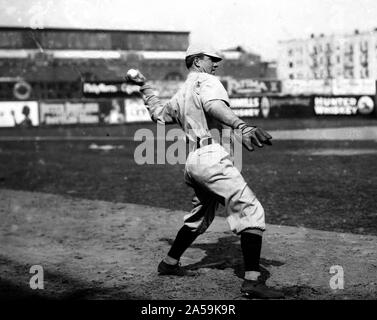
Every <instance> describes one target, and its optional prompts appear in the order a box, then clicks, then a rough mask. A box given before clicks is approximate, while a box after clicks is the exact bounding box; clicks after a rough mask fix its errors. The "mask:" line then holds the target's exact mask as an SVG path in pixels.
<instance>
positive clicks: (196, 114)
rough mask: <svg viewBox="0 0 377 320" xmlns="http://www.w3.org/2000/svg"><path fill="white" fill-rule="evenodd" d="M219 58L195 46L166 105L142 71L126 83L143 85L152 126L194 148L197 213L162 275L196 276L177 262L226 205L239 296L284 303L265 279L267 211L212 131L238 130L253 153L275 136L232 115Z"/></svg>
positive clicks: (191, 163) (191, 169)
mask: <svg viewBox="0 0 377 320" xmlns="http://www.w3.org/2000/svg"><path fill="white" fill-rule="evenodd" d="M221 60H222V57H221V55H220V54H219V53H218V52H217V51H216V50H214V49H213V48H211V47H208V46H207V45H195V44H194V45H191V46H189V48H188V49H187V52H186V58H185V62H186V66H187V68H188V70H189V74H188V76H187V79H186V81H185V83H184V84H183V86H182V87H181V88H180V89H179V90H178V92H177V93H176V94H175V95H174V96H173V97H172V98H171V99H170V100H169V101H168V102H167V103H166V104H164V105H162V103H161V102H160V100H159V98H158V97H157V96H156V95H155V94H154V91H153V89H152V87H151V85H150V84H148V82H147V81H146V78H145V77H144V75H143V74H142V73H140V71H138V70H136V72H135V70H132V71H133V72H131V71H129V72H128V73H127V75H126V80H127V81H129V82H131V83H133V84H136V85H139V86H140V92H141V93H142V95H143V99H144V102H145V104H146V107H147V108H148V110H149V113H150V115H151V118H152V120H153V121H155V122H158V123H161V124H170V123H177V124H179V125H180V126H181V128H182V129H183V130H184V132H185V134H186V138H187V139H188V140H189V141H190V142H191V144H194V148H193V149H192V150H190V153H189V154H188V157H187V160H186V166H185V181H186V183H187V184H188V185H189V186H191V187H192V188H193V189H194V191H195V197H194V199H193V209H192V210H191V212H190V213H189V214H187V215H186V216H185V217H184V225H183V227H182V228H181V229H180V230H179V231H178V234H177V236H176V238H175V240H174V243H173V244H172V246H171V248H170V251H169V252H168V254H167V256H166V257H165V258H164V259H163V260H162V261H161V262H160V264H159V265H158V273H159V274H160V275H175V276H191V275H193V272H192V271H189V270H186V269H185V268H183V267H181V266H180V263H179V260H180V257H181V256H182V254H183V253H184V252H185V250H186V249H187V248H188V247H189V246H190V245H191V244H192V243H193V241H194V240H195V239H196V238H197V237H198V236H199V235H200V234H201V233H203V232H204V231H205V230H206V229H207V228H208V227H209V225H210V224H211V222H212V221H213V219H214V217H215V212H216V209H217V208H218V205H219V204H220V203H221V204H223V205H224V206H225V210H226V213H227V215H228V217H227V221H228V223H229V226H230V229H231V230H232V231H233V232H234V233H236V234H237V235H240V238H241V249H242V254H243V258H244V265H245V276H244V282H243V283H242V286H241V292H242V293H244V294H246V295H248V296H250V297H255V298H261V299H268V298H275V299H277V298H282V297H283V295H282V293H281V292H279V291H277V290H276V289H273V288H270V287H267V286H266V284H265V281H264V280H263V279H262V277H261V273H260V267H259V260H260V253H261V247H262V235H263V231H265V218H264V210H263V207H262V205H261V204H260V202H259V201H258V199H257V198H256V196H255V195H254V193H253V192H252V190H251V189H250V188H249V187H248V185H247V183H246V182H245V180H244V178H243V177H242V175H241V173H240V171H239V170H238V169H237V168H236V167H235V166H234V164H233V162H232V159H231V156H230V154H229V152H227V151H226V150H225V148H224V147H223V146H222V145H220V143H218V141H215V140H214V137H213V136H212V135H211V132H210V130H211V129H213V128H222V129H227V128H228V129H229V128H231V129H232V130H235V129H238V130H240V132H241V133H242V144H243V146H244V147H245V148H246V149H247V150H249V151H253V150H254V147H253V145H255V146H258V147H262V146H263V145H264V144H267V145H269V144H271V141H270V140H271V138H272V137H271V136H270V135H269V134H268V133H267V132H266V131H264V130H263V129H261V128H258V127H253V126H249V125H248V124H246V123H245V122H244V121H242V120H241V119H239V118H238V117H237V116H236V115H235V114H234V113H233V111H232V110H231V108H230V102H229V97H228V94H227V92H226V90H225V88H224V87H223V85H222V84H221V82H220V81H219V80H218V78H217V77H215V76H214V74H215V71H216V69H217V67H218V65H219V62H220V61H221Z"/></svg>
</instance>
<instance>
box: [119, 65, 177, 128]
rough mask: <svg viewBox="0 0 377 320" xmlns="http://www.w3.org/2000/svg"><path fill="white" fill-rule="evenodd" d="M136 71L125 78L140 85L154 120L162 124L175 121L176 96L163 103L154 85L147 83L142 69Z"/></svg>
mask: <svg viewBox="0 0 377 320" xmlns="http://www.w3.org/2000/svg"><path fill="white" fill-rule="evenodd" d="M136 71H137V73H136V74H132V73H131V74H130V72H128V73H127V75H126V77H125V78H126V81H128V82H131V83H133V84H136V85H139V86H140V92H141V94H142V95H143V100H144V103H145V105H146V107H147V109H148V111H149V114H150V116H151V119H152V120H153V121H154V122H158V123H162V124H169V123H175V122H176V120H175V117H174V116H173V105H174V97H173V98H172V99H170V100H169V101H168V102H167V103H165V104H162V103H161V101H160V99H159V98H158V97H157V96H156V95H155V93H154V90H153V88H152V86H151V85H150V84H149V83H147V80H146V78H145V77H144V75H143V74H142V73H141V72H140V71H138V70H136Z"/></svg>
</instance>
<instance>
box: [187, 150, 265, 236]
mask: <svg viewBox="0 0 377 320" xmlns="http://www.w3.org/2000/svg"><path fill="white" fill-rule="evenodd" d="M185 181H186V183H187V184H188V185H190V186H191V187H193V188H194V191H195V197H194V199H193V209H192V210H191V212H190V213H189V214H187V215H186V216H185V217H184V223H185V225H187V226H188V227H189V228H191V229H192V231H193V232H196V233H197V234H201V233H203V232H204V231H205V230H206V229H207V228H208V227H209V226H210V224H211V223H212V221H213V219H214V217H215V213H216V210H217V208H218V205H219V203H221V204H223V205H224V206H225V211H226V213H227V221H228V224H229V227H230V229H231V230H232V231H233V232H234V233H236V234H239V233H240V232H241V231H243V230H245V229H249V228H250V229H256V230H259V231H264V230H265V221H264V210H263V207H262V205H261V204H260V202H259V201H258V199H257V198H256V196H255V195H254V193H253V192H252V190H251V189H250V188H249V187H248V185H247V183H246V181H245V180H244V178H243V177H242V175H241V173H240V172H239V170H238V169H237V168H236V167H235V166H234V165H233V162H232V161H231V159H230V156H229V153H228V152H227V151H226V150H225V149H224V148H223V147H222V146H221V145H220V144H217V143H214V144H210V145H207V146H204V147H201V148H199V149H196V150H195V151H192V152H190V153H189V155H188V158H187V161H186V166H185Z"/></svg>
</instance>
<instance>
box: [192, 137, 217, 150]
mask: <svg viewBox="0 0 377 320" xmlns="http://www.w3.org/2000/svg"><path fill="white" fill-rule="evenodd" d="M212 143H214V141H213V139H212V138H203V139H200V138H197V140H196V148H197V149H199V148H201V147H204V146H208V145H210V144H212Z"/></svg>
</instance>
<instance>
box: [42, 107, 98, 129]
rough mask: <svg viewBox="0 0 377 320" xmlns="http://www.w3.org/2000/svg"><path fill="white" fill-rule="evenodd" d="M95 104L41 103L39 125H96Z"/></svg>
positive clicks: (96, 113)
mask: <svg viewBox="0 0 377 320" xmlns="http://www.w3.org/2000/svg"><path fill="white" fill-rule="evenodd" d="M98 114H99V105H98V103H97V102H85V103H83V102H56V103H53V102H41V104H40V119H41V121H40V122H41V124H45V125H51V124H78V123H98V122H99V117H98Z"/></svg>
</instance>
